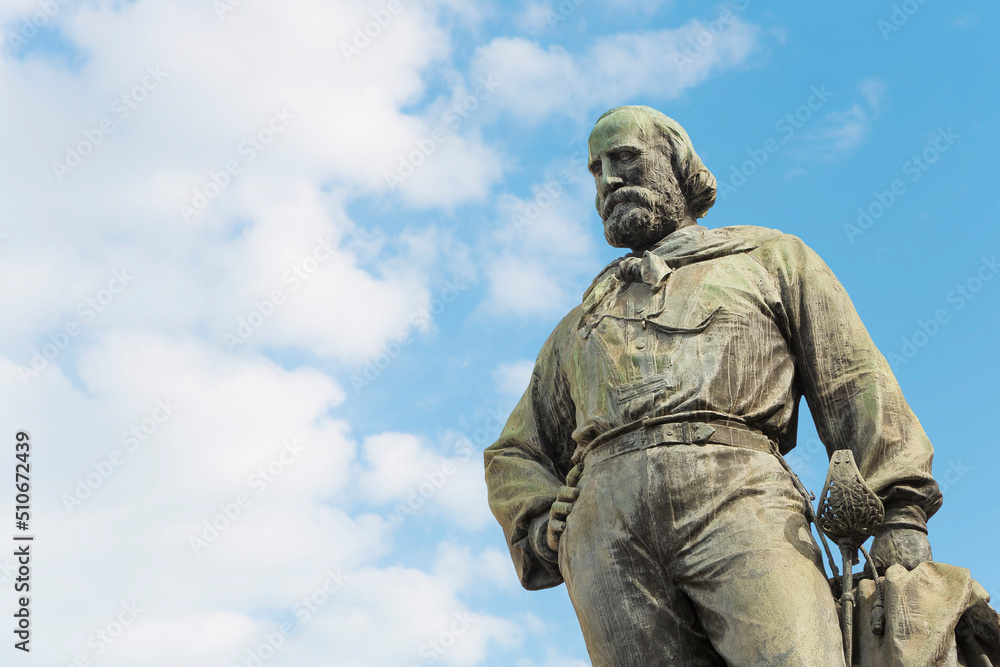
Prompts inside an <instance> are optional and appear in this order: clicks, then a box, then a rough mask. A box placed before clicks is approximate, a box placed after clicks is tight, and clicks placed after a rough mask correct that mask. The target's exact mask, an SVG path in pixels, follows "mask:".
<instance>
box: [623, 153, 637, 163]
mask: <svg viewBox="0 0 1000 667" xmlns="http://www.w3.org/2000/svg"><path fill="white" fill-rule="evenodd" d="M637 157H638V155H636V154H635V152H634V151H621V152H620V153H618V159H619V160H621V161H622V162H632V161H633V160H635V159H636V158H637Z"/></svg>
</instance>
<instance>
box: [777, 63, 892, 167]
mask: <svg viewBox="0 0 1000 667" xmlns="http://www.w3.org/2000/svg"><path fill="white" fill-rule="evenodd" d="M887 88H888V86H887V84H886V83H885V81H883V80H882V79H880V78H878V77H871V78H868V79H863V80H862V81H861V82H859V83H858V85H857V90H858V93H859V95H860V97H861V100H862V101H859V102H853V103H852V104H851V106H850V107H849V108H847V109H844V110H841V111H830V112H828V113H826V114H824V115H823V116H822V117H821V118H819V119H818V120H816V121H813V123H814V125H813V126H812V127H811V128H810V129H809V130H808V131H806V132H801V133H799V134H798V135H797V136H796V137H795V138H794V139H793V142H792V145H791V147H790V151H789V152H790V155H792V156H793V157H795V158H797V159H800V160H830V159H834V158H838V157H842V156H844V155H850V154H851V153H853V152H854V151H855V150H857V149H858V148H859V147H860V146H861V145H862V144H863V143H864V141H865V140H866V139H867V138H868V135H869V134H870V133H871V129H872V126H873V124H874V122H875V119H876V118H877V117H878V116H879V114H880V113H881V110H882V105H883V104H884V103H885V100H886V89H887Z"/></svg>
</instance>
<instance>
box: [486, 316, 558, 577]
mask: <svg viewBox="0 0 1000 667" xmlns="http://www.w3.org/2000/svg"><path fill="white" fill-rule="evenodd" d="M559 337H560V336H559V329H557V330H556V332H555V333H553V334H552V336H551V337H550V338H549V340H548V341H546V343H545V345H544V346H543V347H542V351H541V352H540V353H539V355H538V359H537V360H536V362H535V367H534V370H533V372H532V375H531V381H530V382H529V384H528V388H527V390H525V392H524V395H523V396H521V400H520V401H519V402H518V404H517V406H516V407H515V408H514V411H513V412H512V413H511V415H510V418H509V419H508V420H507V424H506V425H505V426H504V429H503V431H502V432H501V434H500V438H499V439H498V440H497V441H496V442H495V443H494V444H492V445H490V446H489V447H487V448H486V451H485V452H484V454H483V458H484V463H485V466H486V486H487V489H488V493H489V503H490V509H491V510H492V511H493V515H494V516H495V517H496V519H497V521H498V522H499V523H500V525H501V526H502V527H503V531H504V536H505V537H506V538H507V546H508V548H509V549H510V554H511V558H512V559H513V561H514V567H515V569H516V570H517V574H518V577H519V578H520V581H521V585H522V586H524V587H525V588H527V589H529V590H538V589H542V588H550V587H552V586H557V585H558V584H560V583H562V576H561V575H560V574H559V568H558V566H557V565H556V563H555V562H554V560H555V554H554V553H552V552H551V550H548V549H547V548H546V543H545V529H546V527H547V517H548V515H549V511H550V509H551V507H552V503H553V502H554V501H555V500H556V498H557V496H558V493H559V489H560V487H562V486H563V484H564V483H565V479H566V474H567V473H568V472H569V468H570V465H571V464H570V457H571V456H572V442H573V441H572V439H571V437H570V436H571V433H572V432H573V428H574V426H575V420H576V408H575V406H574V404H573V401H572V399H571V398H570V392H569V385H568V383H567V381H566V377H565V374H564V373H563V368H562V364H561V363H560V359H559V353H558V352H559V350H558V348H559V345H558V340H559Z"/></svg>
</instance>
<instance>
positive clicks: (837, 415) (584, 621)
mask: <svg viewBox="0 0 1000 667" xmlns="http://www.w3.org/2000/svg"><path fill="white" fill-rule="evenodd" d="M589 149H590V163H589V166H590V171H591V172H592V173H593V176H594V181H595V184H596V187H597V210H598V213H600V216H601V219H602V220H603V222H604V235H605V238H606V239H607V241H608V243H610V244H611V245H612V246H615V247H619V248H628V249H629V250H630V252H629V253H628V254H627V255H625V256H624V257H623V258H621V259H619V260H616V261H614V262H612V263H611V264H610V265H609V266H608V267H607V268H605V269H604V270H603V271H602V272H601V273H600V274H599V275H598V276H597V278H596V279H595V280H594V283H593V285H592V286H591V287H590V289H588V290H587V291H586V293H585V294H584V295H583V300H582V303H581V304H580V305H579V306H577V307H576V308H574V309H573V310H572V311H571V312H570V313H569V314H568V315H567V316H566V317H565V318H564V319H563V320H562V321H561V322H560V323H559V325H558V326H557V327H556V329H555V331H554V332H553V333H552V335H551V336H550V337H549V339H548V340H547V341H546V343H545V345H544V346H543V347H542V350H541V353H540V354H539V355H538V360H537V362H536V364H535V368H534V372H533V374H532V377H531V382H530V385H529V386H528V388H527V390H526V391H525V393H524V396H523V397H522V398H521V400H520V402H519V403H518V404H517V407H516V408H515V409H514V411H513V413H512V414H511V416H510V418H509V420H508V421H507V424H506V426H505V427H504V430H503V432H502V433H501V435H500V438H499V440H497V442H496V443H495V444H493V445H491V446H490V447H489V448H487V450H486V452H485V464H486V481H487V486H488V489H489V501H490V506H491V508H492V510H493V513H494V515H495V516H496V518H497V520H498V521H499V522H500V524H501V525H502V527H503V529H504V533H505V536H506V538H507V542H508V546H509V548H510V553H511V556H512V558H513V560H514V565H515V568H516V569H517V573H518V575H519V577H520V579H521V583H522V584H523V585H524V586H525V587H526V588H528V589H540V588H547V587H551V586H555V585H558V584H559V583H561V582H563V581H565V583H566V587H567V589H568V592H569V596H570V599H571V600H572V602H573V606H574V608H575V610H576V613H577V617H578V619H579V621H580V625H581V627H582V629H583V635H584V638H585V640H586V643H587V648H588V651H589V652H590V656H591V659H592V661H593V664H594V665H595V667H631V666H634V667H653V666H658V665H664V666H665V665H685V666H695V665H697V666H701V665H730V666H734V667H749V666H751V665H760V666H765V665H768V666H773V665H802V666H806V665H808V666H812V667H843V666H844V664H845V661H844V655H843V647H842V639H841V631H840V628H839V624H838V618H837V612H836V606H835V602H834V599H833V596H832V595H831V591H830V587H829V584H828V582H827V579H826V576H825V574H824V572H823V569H822V565H821V560H820V550H819V548H818V547H817V545H816V543H815V541H814V539H813V537H812V534H811V531H810V528H809V519H808V517H810V516H811V515H812V508H811V505H810V502H809V499H808V497H806V495H805V493H804V490H803V489H802V486H801V484H800V483H799V482H798V479H797V478H796V477H795V476H794V474H793V473H792V472H791V471H790V469H789V468H788V467H787V465H786V464H785V462H784V459H783V458H782V455H783V454H786V453H787V452H789V451H790V450H791V449H792V448H793V447H795V435H796V424H797V418H798V408H799V402H800V398H801V397H802V396H805V398H806V401H807V402H808V405H809V409H810V412H811V413H812V415H813V417H814V419H815V422H816V428H817V431H818V433H819V435H820V438H821V439H822V441H823V443H824V444H825V446H826V448H827V450H828V452H831V453H832V452H834V451H836V450H840V449H849V450H851V452H852V453H853V455H854V459H855V460H856V461H857V465H858V468H859V469H860V472H861V474H862V475H863V477H864V479H865V480H866V482H867V484H868V485H869V486H870V487H871V489H872V490H873V491H874V492H875V493H876V494H877V495H878V496H879V498H880V499H881V501H882V503H883V505H884V507H885V518H884V522H883V523H882V525H881V528H879V530H878V532H877V533H876V536H875V542H874V544H873V547H872V557H873V559H874V560H875V561H876V563H877V564H878V566H879V567H880V568H881V569H882V570H884V569H885V568H887V567H889V566H891V565H902V566H904V567H905V568H907V569H910V568H913V567H915V566H916V565H917V564H919V563H921V562H923V561H927V560H930V558H931V549H930V545H929V543H928V540H927V523H926V522H927V518H928V517H930V516H931V515H932V514H933V513H934V512H935V511H936V510H937V509H938V507H939V506H940V504H941V494H940V492H939V490H938V486H937V484H936V483H935V482H934V480H933V478H932V477H931V456H932V447H931V444H930V442H929V441H928V439H927V436H926V435H925V433H924V431H923V429H922V427H921V426H920V422H919V421H917V419H916V417H915V416H914V415H913V412H912V411H911V410H910V407H909V406H908V405H907V403H906V401H905V399H904V398H903V395H902V393H901V391H900V388H899V385H898V383H897V382H896V379H895V377H894V376H893V374H892V371H891V370H890V368H889V365H888V363H887V362H886V360H885V358H884V357H883V356H882V355H881V354H880V353H879V351H878V350H877V349H876V347H875V345H874V344H873V343H872V340H871V337H870V336H869V335H868V332H867V331H866V330H865V327H864V325H863V324H862V323H861V320H860V318H859V317H858V314H857V312H856V311H855V309H854V306H853V304H852V303H851V300H850V299H849V298H848V296H847V293H846V292H845V291H844V288H843V287H842V286H841V285H840V283H839V282H838V281H837V279H836V277H835V276H834V275H833V273H832V272H831V271H830V269H829V268H828V267H827V266H826V264H824V263H823V261H822V260H821V259H820V258H819V257H818V256H817V255H816V253H814V252H813V251H812V250H810V249H809V248H808V247H807V246H806V245H805V244H804V243H803V242H802V241H800V240H799V239H798V238H796V237H794V236H790V235H787V234H783V233H781V232H779V231H776V230H772V229H766V228H763V227H751V226H736V227H720V228H716V229H708V228H705V227H703V226H701V225H699V224H697V220H698V219H699V218H701V217H703V216H704V215H705V214H706V212H707V211H708V210H709V208H710V207H711V206H712V204H713V203H714V202H715V194H716V182H715V178H714V177H713V176H712V174H711V173H710V172H709V171H708V169H706V168H705V166H704V165H703V164H702V162H701V160H700V159H699V158H698V156H697V154H696V153H695V151H694V148H693V146H692V145H691V141H690V139H689V138H688V135H687V133H686V132H685V131H684V129H683V128H681V126H680V125H678V124H677V123H676V122H675V121H674V120H672V119H670V118H668V117H666V116H664V115H663V114H661V113H659V112H658V111H655V110H653V109H650V108H648V107H637V106H629V107H619V108H617V109H613V110H611V111H609V112H607V113H606V114H604V115H603V116H601V118H600V119H599V120H598V122H597V124H596V126H595V127H594V130H593V132H592V133H591V135H590V142H589Z"/></svg>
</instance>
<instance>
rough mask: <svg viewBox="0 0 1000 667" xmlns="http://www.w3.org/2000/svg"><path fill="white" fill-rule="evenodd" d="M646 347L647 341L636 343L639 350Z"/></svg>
mask: <svg viewBox="0 0 1000 667" xmlns="http://www.w3.org/2000/svg"><path fill="white" fill-rule="evenodd" d="M644 347H646V344H645V343H636V344H635V349H637V350H641V349H642V348H644Z"/></svg>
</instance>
